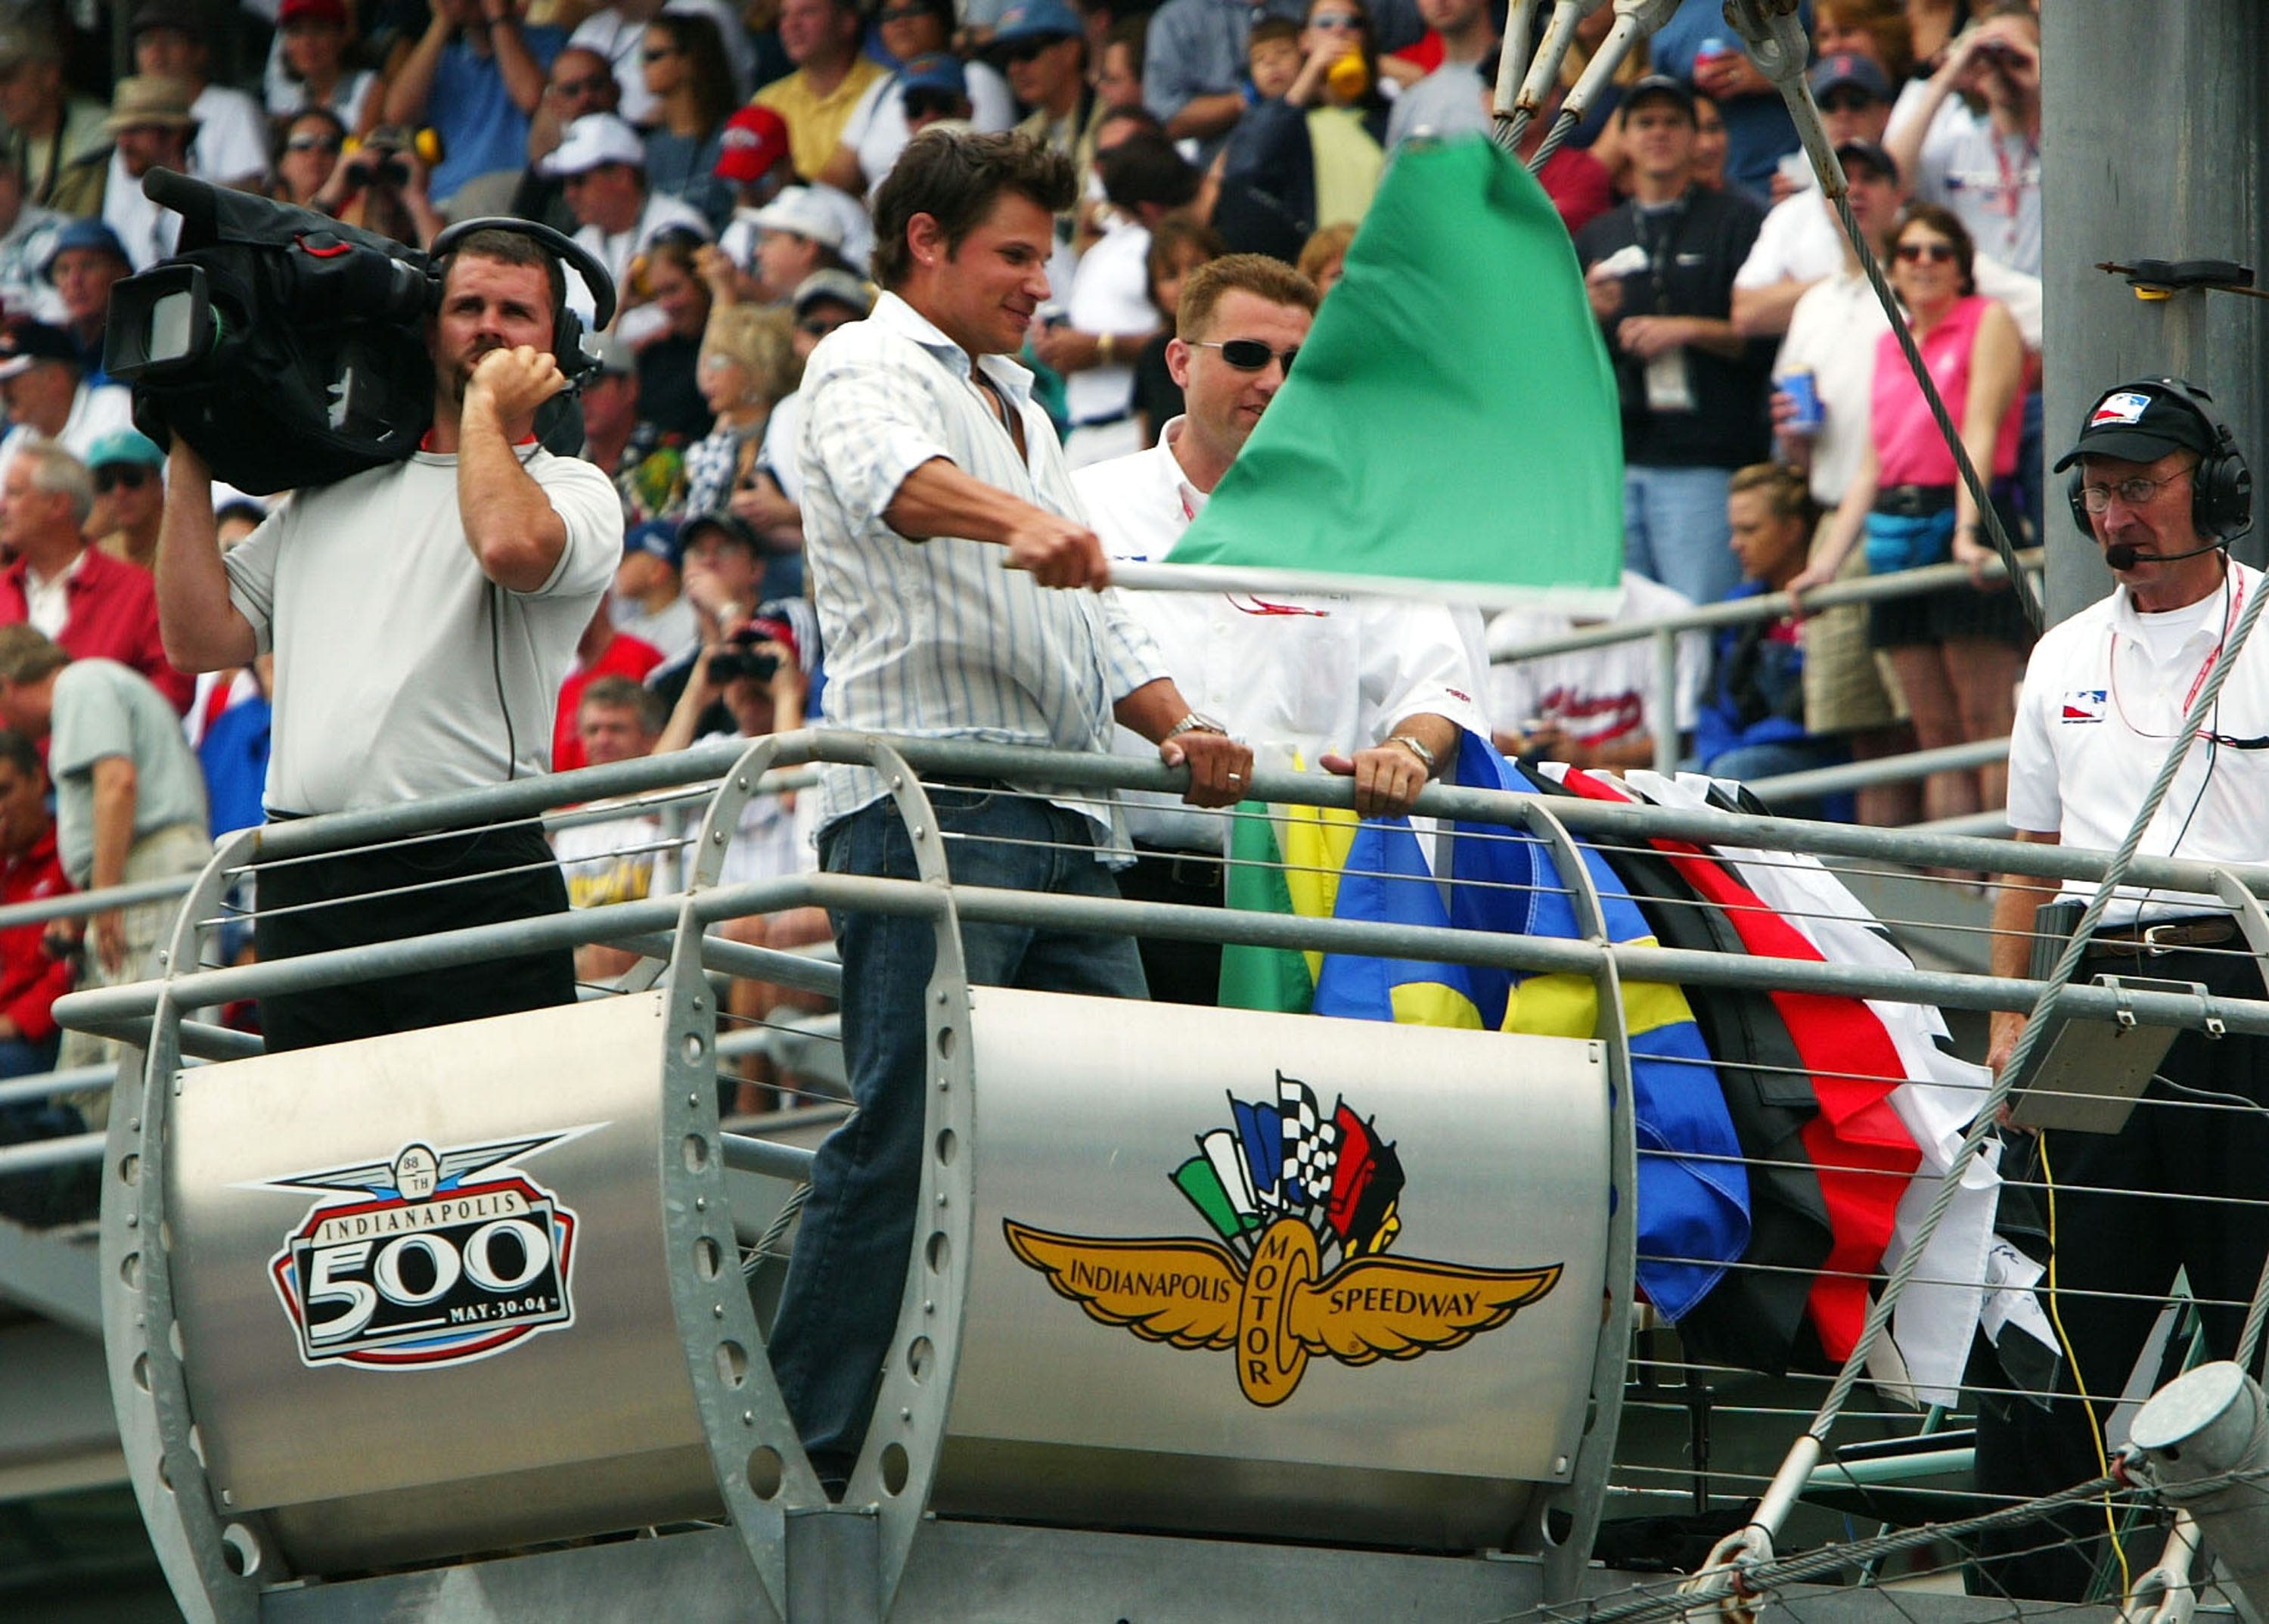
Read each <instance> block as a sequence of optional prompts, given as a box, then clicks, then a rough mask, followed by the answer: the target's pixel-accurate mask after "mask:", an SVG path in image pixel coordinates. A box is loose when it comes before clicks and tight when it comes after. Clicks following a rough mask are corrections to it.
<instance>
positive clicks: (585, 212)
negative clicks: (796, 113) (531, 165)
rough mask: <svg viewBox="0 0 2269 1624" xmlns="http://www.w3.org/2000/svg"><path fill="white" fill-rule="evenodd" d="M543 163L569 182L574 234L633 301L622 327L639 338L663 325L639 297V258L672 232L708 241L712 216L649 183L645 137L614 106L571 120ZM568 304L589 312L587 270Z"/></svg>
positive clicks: (573, 284)
mask: <svg viewBox="0 0 2269 1624" xmlns="http://www.w3.org/2000/svg"><path fill="white" fill-rule="evenodd" d="M543 169H544V171H545V173H549V174H552V175H556V176H558V179H559V181H560V183H561V184H562V185H563V186H564V187H565V188H566V192H567V206H568V208H569V209H571V210H573V211H574V215H575V219H576V222H577V228H576V232H575V240H576V241H577V242H579V243H580V244H581V245H582V246H583V247H586V248H588V249H589V250H590V251H591V252H592V253H593V254H594V255H596V256H597V257H598V260H599V262H600V263H601V264H602V265H604V266H605V267H606V268H607V270H608V273H609V274H610V276H612V277H614V279H615V285H616V287H617V288H619V289H621V290H622V291H623V292H624V295H625V301H626V302H625V309H624V312H623V314H621V315H619V316H617V318H616V322H615V327H616V330H617V332H620V333H621V334H622V335H623V336H625V337H626V338H628V339H630V340H631V341H632V343H637V342H638V341H639V339H640V338H641V337H647V336H652V335H653V334H654V333H656V332H658V331H660V330H661V328H660V323H659V322H658V321H657V320H656V316H657V314H658V313H656V312H654V311H653V310H651V309H646V308H644V307H643V306H641V305H640V304H639V302H638V300H637V293H636V290H635V289H634V288H633V287H632V274H631V265H632V261H633V260H635V259H636V258H637V257H638V256H639V255H642V254H645V253H647V251H648V250H649V249H651V248H652V247H654V240H655V239H656V238H657V237H660V236H661V234H662V233H665V232H684V233H690V234H691V235H692V236H693V237H695V238H698V240H702V241H705V242H706V241H707V240H709V238H710V236H711V233H710V230H709V222H708V221H707V220H706V218H703V216H702V213H701V211H700V210H698V209H696V208H694V207H693V206H692V205H691V203H684V202H681V201H680V200H679V199H677V198H675V197H664V196H661V195H660V194H658V193H655V192H653V191H650V190H649V189H648V188H647V183H646V144H645V143H644V142H642V141H640V140H639V134H638V131H636V130H635V129H632V128H631V127H630V126H629V125H628V124H627V123H625V122H623V120H621V119H620V118H618V117H617V116H616V115H615V114H611V113H587V114H584V115H583V116H582V117H581V118H579V119H577V120H576V121H575V122H573V124H570V125H569V126H568V127H567V134H566V136H565V138H564V139H563V140H561V142H560V143H559V150H558V151H556V152H554V153H552V154H551V157H549V158H547V159H544V160H543ZM568 304H569V305H570V306H572V307H573V308H574V309H576V310H577V311H579V312H580V314H582V316H583V318H584V319H585V320H586V321H588V320H589V319H590V317H591V314H592V309H593V306H592V304H591V295H590V292H589V291H588V289H585V288H584V287H583V286H582V284H581V279H580V277H578V278H570V281H569V285H568Z"/></svg>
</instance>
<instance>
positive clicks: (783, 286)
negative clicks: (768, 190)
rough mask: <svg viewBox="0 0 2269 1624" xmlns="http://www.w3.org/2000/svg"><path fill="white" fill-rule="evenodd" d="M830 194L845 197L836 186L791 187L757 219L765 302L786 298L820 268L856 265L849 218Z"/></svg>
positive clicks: (759, 290)
mask: <svg viewBox="0 0 2269 1624" xmlns="http://www.w3.org/2000/svg"><path fill="white" fill-rule="evenodd" d="M824 193H825V194H831V196H835V197H841V196H843V194H842V193H840V192H836V191H834V189H833V188H820V187H816V186H791V187H789V188H787V190H786V191H784V192H782V193H781V194H780V196H777V197H775V198H773V199H772V202H770V203H766V204H765V206H764V207H763V208H761V209H759V210H757V212H756V214H755V216H754V217H753V220H754V224H755V225H756V228H757V232H758V237H757V257H756V276H757V294H758V298H759V299H763V300H764V301H765V303H767V304H779V303H780V302H781V301H783V300H785V299H787V298H788V297H789V296H790V295H791V294H793V293H794V292H795V290H796V288H797V287H798V286H800V285H801V284H802V282H803V279H804V278H805V277H809V276H810V275H811V274H812V273H813V272H815V271H820V270H843V271H847V270H849V269H851V262H850V259H849V257H848V256H847V255H846V254H845V253H844V247H845V244H846V240H847V238H848V235H849V233H847V231H846V229H845V227H846V222H845V221H844V218H843V216H842V213H841V211H840V210H839V209H838V208H837V207H836V206H835V205H834V203H832V202H831V201H830V197H829V196H824V195H823V194H824ZM845 201H846V202H849V200H848V199H847V198H846V199H845ZM852 206H853V207H854V208H856V207H857V205H856V204H855V203H854V204H853V205H852Z"/></svg>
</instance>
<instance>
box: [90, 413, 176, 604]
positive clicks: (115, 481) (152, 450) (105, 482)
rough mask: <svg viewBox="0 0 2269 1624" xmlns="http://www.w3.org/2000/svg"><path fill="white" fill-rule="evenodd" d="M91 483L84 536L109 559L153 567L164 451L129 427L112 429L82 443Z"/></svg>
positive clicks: (162, 506) (163, 487) (160, 513)
mask: <svg viewBox="0 0 2269 1624" xmlns="http://www.w3.org/2000/svg"><path fill="white" fill-rule="evenodd" d="M86 471H87V473H88V475H89V476H91V477H92V479H93V481H94V508H93V511H92V513H89V514H88V516H87V521H86V534H87V537H88V539H89V540H91V541H92V542H93V543H94V544H95V545H96V546H97V547H100V549H102V550H103V551H105V552H107V553H108V554H109V555H110V556H111V557H114V558H123V559H124V560H125V561H126V562H127V563H129V564H138V565H141V566H142V567H143V568H144V569H145V570H154V569H155V568H156V567H157V560H158V520H159V519H160V518H161V517H162V516H163V515H164V513H165V511H166V454H165V453H164V452H162V451H160V450H159V448H158V444H157V442H156V441H155V440H153V439H150V438H149V437H148V436H147V435H145V434H142V433H138V432H136V431H135V430H133V429H113V430H112V431H111V432H109V433H107V434H106V435H104V436H103V437H102V438H101V439H98V440H96V441H95V442H94V444H93V445H92V446H90V447H87V453H86Z"/></svg>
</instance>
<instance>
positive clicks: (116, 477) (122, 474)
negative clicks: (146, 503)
mask: <svg viewBox="0 0 2269 1624" xmlns="http://www.w3.org/2000/svg"><path fill="white" fill-rule="evenodd" d="M154 477H156V470H155V469H146V468H142V467H139V466H137V465H136V464H134V463H131V462H128V463H115V462H114V463H111V464H109V465H107V466H106V467H103V468H99V469H95V470H94V488H95V489H96V490H97V491H115V490H116V489H118V487H119V486H121V485H123V486H125V487H126V488H127V489H128V490H129V491H139V490H140V489H141V488H142V487H143V486H144V485H146V484H149V483H150V481H151V480H152V478H154Z"/></svg>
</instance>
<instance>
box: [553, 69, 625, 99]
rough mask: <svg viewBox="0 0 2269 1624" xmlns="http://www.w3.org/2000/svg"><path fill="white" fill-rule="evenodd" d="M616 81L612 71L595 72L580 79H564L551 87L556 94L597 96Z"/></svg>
mask: <svg viewBox="0 0 2269 1624" xmlns="http://www.w3.org/2000/svg"><path fill="white" fill-rule="evenodd" d="M614 82H615V76H614V75H613V74H611V73H593V74H588V75H587V76H585V77H584V78H580V79H562V80H560V81H559V83H558V84H557V85H553V86H552V87H551V93H552V94H553V95H555V96H596V95H598V94H600V93H601V92H603V91H604V90H605V89H606V88H607V86H608V85H611V84H613V83H614Z"/></svg>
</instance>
